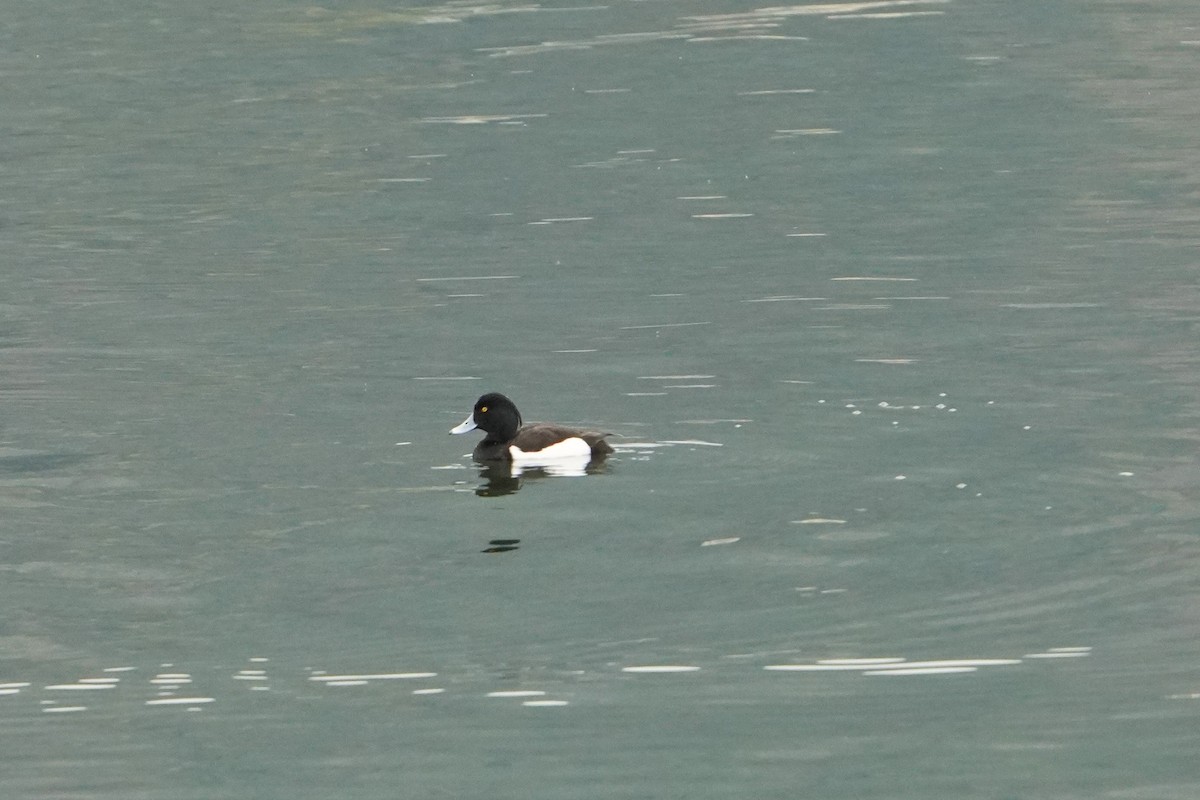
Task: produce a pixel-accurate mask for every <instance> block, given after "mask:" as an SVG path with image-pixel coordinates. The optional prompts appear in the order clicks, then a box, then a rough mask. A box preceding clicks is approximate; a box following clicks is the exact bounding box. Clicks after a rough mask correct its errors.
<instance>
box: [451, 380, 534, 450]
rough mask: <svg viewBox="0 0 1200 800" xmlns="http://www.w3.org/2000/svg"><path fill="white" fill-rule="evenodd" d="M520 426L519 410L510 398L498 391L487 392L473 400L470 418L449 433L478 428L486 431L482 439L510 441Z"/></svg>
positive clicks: (464, 431)
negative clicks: (473, 405)
mask: <svg viewBox="0 0 1200 800" xmlns="http://www.w3.org/2000/svg"><path fill="white" fill-rule="evenodd" d="M520 427H521V412H520V411H518V410H517V407H516V405H515V404H514V403H513V401H512V400H509V399H508V398H507V397H505V396H504V395H502V394H499V393H498V392H489V393H488V394H485V395H484V396H483V397H481V398H479V399H478V400H476V401H475V408H474V409H473V410H472V411H471V416H470V418H469V419H468V420H467V421H466V422H464V423H463V424H462V425H459V426H458V427H457V428H455V429H454V430H453V431H451V433H466V432H467V431H470V430H474V429H475V428H478V429H479V430H481V431H484V432H486V433H487V436H485V437H484V441H499V442H507V441H511V440H512V439H513V438H514V437H515V436H516V435H517V431H518V430H519V429H520Z"/></svg>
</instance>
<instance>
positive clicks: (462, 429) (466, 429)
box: [450, 414, 479, 433]
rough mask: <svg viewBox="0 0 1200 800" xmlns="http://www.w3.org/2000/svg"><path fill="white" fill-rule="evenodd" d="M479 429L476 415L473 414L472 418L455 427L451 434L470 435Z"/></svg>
mask: <svg viewBox="0 0 1200 800" xmlns="http://www.w3.org/2000/svg"><path fill="white" fill-rule="evenodd" d="M478 427H479V426H478V425H476V424H475V415H474V414H472V415H471V416H469V417H467V418H466V419H464V420H463V421H462V424H461V425H455V426H454V427H453V428H451V429H450V432H451V433H470V432H471V431H473V430H475V429H476V428H478Z"/></svg>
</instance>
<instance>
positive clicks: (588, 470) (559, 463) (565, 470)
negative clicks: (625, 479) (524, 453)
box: [475, 455, 607, 497]
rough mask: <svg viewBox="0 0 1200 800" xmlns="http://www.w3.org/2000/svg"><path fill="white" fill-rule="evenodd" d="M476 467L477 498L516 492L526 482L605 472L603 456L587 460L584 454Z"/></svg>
mask: <svg viewBox="0 0 1200 800" xmlns="http://www.w3.org/2000/svg"><path fill="white" fill-rule="evenodd" d="M475 466H476V467H477V468H478V469H479V477H480V479H481V481H482V482H481V483H480V484H479V486H477V487H476V488H475V494H477V495H479V496H480V497H502V496H503V495H506V494H513V493H514V492H516V491H518V490H519V489H520V488H521V487H522V486H523V485H524V483H525V481H526V480H538V479H540V478H581V477H583V476H585V475H595V474H597V473H600V472H604V471H605V468H606V466H607V465H606V462H605V459H604V458H603V457H599V458H588V457H587V456H586V455H585V456H582V457H580V458H556V459H553V460H548V461H545V462H542V463H537V462H530V461H523V462H521V463H512V462H505V461H486V462H478V463H476V465H475Z"/></svg>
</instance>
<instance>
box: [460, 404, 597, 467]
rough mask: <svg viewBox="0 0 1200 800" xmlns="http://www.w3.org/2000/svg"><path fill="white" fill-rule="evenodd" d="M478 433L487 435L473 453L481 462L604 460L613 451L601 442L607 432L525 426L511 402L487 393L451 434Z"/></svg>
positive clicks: (546, 424)
mask: <svg viewBox="0 0 1200 800" xmlns="http://www.w3.org/2000/svg"><path fill="white" fill-rule="evenodd" d="M473 430H481V431H483V432H484V433H485V434H487V435H486V436H484V437H483V439H482V440H480V442H479V444H477V445H476V446H475V451H474V453H473V454H472V455H473V456H474V458H475V460H476V461H482V462H512V463H514V464H519V463H521V462H526V463H528V462H543V461H547V460H551V461H552V460H555V459H583V458H588V459H591V460H598V459H603V458H604V457H605V456H607V455H608V454H610V453H612V452H613V448H612V445H610V444H609V443H608V442H606V441H604V439H605V437H607V436H611V435H612V434H610V433H601V432H599V431H581V430H576V429H575V428H569V427H567V426H565V425H556V424H554V423H550V422H530V423H528V424H524V423H523V422H522V420H521V412H520V411H518V410H517V406H516V404H515V403H513V401H512V400H509V399H508V398H507V397H505V396H504V395H502V394H500V393H499V392H489V393H488V394H485V395H483V396H482V397H480V398H479V399H478V400H476V401H475V408H473V409H472V410H471V415H470V416H469V417H467V418H466V419H465V420H463V422H462V424H461V425H456V426H455V427H453V428H451V429H450V433H453V434H459V433H469V432H471V431H473Z"/></svg>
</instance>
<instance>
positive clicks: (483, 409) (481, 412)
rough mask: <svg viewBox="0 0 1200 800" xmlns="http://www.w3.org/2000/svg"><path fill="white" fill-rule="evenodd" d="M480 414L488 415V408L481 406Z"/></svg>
mask: <svg viewBox="0 0 1200 800" xmlns="http://www.w3.org/2000/svg"><path fill="white" fill-rule="evenodd" d="M479 413H480V414H486V413H487V406H481V407H480V408H479Z"/></svg>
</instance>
